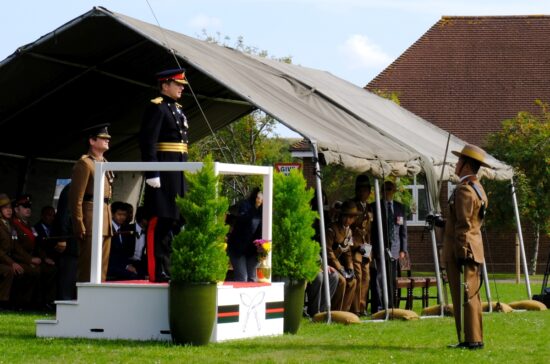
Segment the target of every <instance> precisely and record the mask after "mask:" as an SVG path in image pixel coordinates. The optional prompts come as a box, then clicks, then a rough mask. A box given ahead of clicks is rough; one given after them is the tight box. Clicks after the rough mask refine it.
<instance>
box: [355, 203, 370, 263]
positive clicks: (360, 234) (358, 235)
mask: <svg viewBox="0 0 550 364" xmlns="http://www.w3.org/2000/svg"><path fill="white" fill-rule="evenodd" d="M352 201H353V202H354V203H355V205H357V208H358V209H359V211H361V215H359V216H357V220H355V222H354V223H353V224H352V225H351V229H352V231H353V248H352V254H353V255H354V259H355V260H357V261H361V260H362V259H363V255H362V254H361V253H360V252H359V249H360V248H361V245H363V244H364V243H365V244H371V225H372V222H373V220H374V215H373V213H372V211H371V207H370V205H369V203H368V202H367V203H365V207H364V208H363V205H361V201H360V200H359V199H358V198H354V199H353V200H352Z"/></svg>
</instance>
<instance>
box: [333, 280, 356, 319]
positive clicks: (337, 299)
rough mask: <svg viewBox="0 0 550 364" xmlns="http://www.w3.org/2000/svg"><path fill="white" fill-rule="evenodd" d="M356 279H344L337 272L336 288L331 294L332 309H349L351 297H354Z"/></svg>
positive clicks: (351, 301)
mask: <svg viewBox="0 0 550 364" xmlns="http://www.w3.org/2000/svg"><path fill="white" fill-rule="evenodd" d="M356 286H357V281H356V280H355V278H354V279H349V280H348V279H346V278H344V276H343V275H342V274H340V273H338V288H337V289H336V292H335V293H334V296H332V300H331V306H332V309H333V310H334V311H349V310H350V308H351V304H352V303H353V299H354V297H355V287H356Z"/></svg>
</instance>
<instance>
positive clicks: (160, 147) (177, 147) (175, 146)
mask: <svg viewBox="0 0 550 364" xmlns="http://www.w3.org/2000/svg"><path fill="white" fill-rule="evenodd" d="M156 149H157V152H175V153H187V144H186V143H170V142H161V143H157V144H156Z"/></svg>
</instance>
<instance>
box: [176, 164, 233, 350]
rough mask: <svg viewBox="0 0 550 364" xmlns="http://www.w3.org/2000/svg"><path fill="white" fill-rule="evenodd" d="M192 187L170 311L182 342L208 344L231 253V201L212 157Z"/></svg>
mask: <svg viewBox="0 0 550 364" xmlns="http://www.w3.org/2000/svg"><path fill="white" fill-rule="evenodd" d="M186 180H187V182H188V183H189V190H188V192H187V193H186V195H185V197H183V198H181V197H178V198H177V200H176V202H177V205H178V207H179V209H180V211H181V213H182V215H183V217H184V218H185V228H184V230H182V231H181V232H180V233H178V235H176V236H175V237H174V240H173V242H172V249H173V251H172V256H171V260H172V277H171V281H170V288H169V305H170V307H169V316H170V331H171V334H172V339H173V340H174V342H175V343H178V344H192V345H205V344H207V343H208V342H209V340H210V336H211V334H212V329H213V327H214V323H215V320H216V295H217V282H220V281H223V280H224V278H225V274H226V272H227V265H228V258H227V254H226V252H225V242H224V239H225V235H226V234H227V231H228V226H227V225H226V224H225V214H226V212H227V209H228V206H229V203H228V201H227V198H225V197H221V196H219V195H218V193H217V189H218V185H219V182H220V177H218V176H216V175H215V173H214V163H213V162H212V157H211V156H208V157H207V158H206V159H205V161H204V166H203V167H202V169H201V170H199V171H198V172H197V173H186Z"/></svg>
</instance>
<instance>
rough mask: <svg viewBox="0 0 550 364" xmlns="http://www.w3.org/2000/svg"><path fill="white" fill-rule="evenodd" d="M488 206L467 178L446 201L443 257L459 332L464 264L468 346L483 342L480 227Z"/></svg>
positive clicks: (475, 183) (475, 181)
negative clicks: (462, 264)
mask: <svg viewBox="0 0 550 364" xmlns="http://www.w3.org/2000/svg"><path fill="white" fill-rule="evenodd" d="M486 206H487V195H486V194H485V191H484V190H483V187H482V186H481V184H480V183H479V181H478V179H477V177H476V176H473V175H472V176H466V178H464V179H463V180H462V181H461V182H460V183H459V184H458V185H457V186H456V189H455V190H454V191H453V193H452V195H451V197H450V199H449V217H448V219H447V222H446V224H445V236H444V241H443V256H444V257H445V265H446V268H447V274H448V279H449V286H450V290H451V296H452V299H453V303H454V305H453V307H454V317H455V326H456V330H457V333H460V331H461V327H460V325H461V323H460V310H461V307H460V305H459V304H458V303H459V302H460V294H461V292H462V291H463V288H462V287H461V282H460V269H461V262H463V261H465V262H466V263H465V265H464V279H465V281H466V287H465V289H464V291H465V292H466V293H465V297H464V334H465V341H466V342H468V343H482V342H483V329H482V318H481V316H482V307H481V299H480V296H479V290H480V288H481V279H480V274H481V272H480V264H483V263H484V261H485V257H484V254H483V240H482V237H481V224H482V221H483V209H485V208H486Z"/></svg>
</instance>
